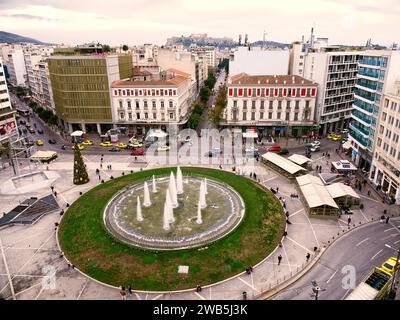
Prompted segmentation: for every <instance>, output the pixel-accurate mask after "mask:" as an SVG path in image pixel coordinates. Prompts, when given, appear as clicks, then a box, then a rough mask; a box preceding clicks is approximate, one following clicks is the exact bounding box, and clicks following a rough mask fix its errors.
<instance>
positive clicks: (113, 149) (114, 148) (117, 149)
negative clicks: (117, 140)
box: [108, 147, 121, 152]
mask: <svg viewBox="0 0 400 320" xmlns="http://www.w3.org/2000/svg"><path fill="white" fill-rule="evenodd" d="M108 151H110V152H121V149H120V148H118V147H112V148H111V149H108Z"/></svg>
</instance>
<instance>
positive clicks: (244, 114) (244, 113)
mask: <svg viewBox="0 0 400 320" xmlns="http://www.w3.org/2000/svg"><path fill="white" fill-rule="evenodd" d="M246 115H247V113H246V112H243V120H247V119H246Z"/></svg>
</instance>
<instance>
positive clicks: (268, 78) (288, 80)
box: [228, 73, 316, 85]
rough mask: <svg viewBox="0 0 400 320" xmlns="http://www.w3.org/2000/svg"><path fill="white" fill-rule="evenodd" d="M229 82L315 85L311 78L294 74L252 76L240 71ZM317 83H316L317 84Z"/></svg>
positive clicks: (235, 83)
mask: <svg viewBox="0 0 400 320" xmlns="http://www.w3.org/2000/svg"><path fill="white" fill-rule="evenodd" d="M228 84H233V85H237V84H243V85H247V84H263V85H265V84H272V85H273V84H276V85H283V84H288V85H293V84H295V85H300V84H305V85H313V84H314V83H313V82H312V81H310V80H307V79H305V78H302V77H300V76H292V75H265V76H250V75H248V74H247V73H239V74H237V75H234V76H232V77H230V79H229V80H228ZM315 85H316V84H315Z"/></svg>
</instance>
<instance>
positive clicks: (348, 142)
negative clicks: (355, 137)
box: [342, 141, 351, 149]
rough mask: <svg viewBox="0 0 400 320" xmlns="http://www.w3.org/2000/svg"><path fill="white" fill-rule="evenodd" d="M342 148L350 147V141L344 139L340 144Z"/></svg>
mask: <svg viewBox="0 0 400 320" xmlns="http://www.w3.org/2000/svg"><path fill="white" fill-rule="evenodd" d="M342 148H343V149H350V148H351V142H350V141H346V142H345V143H343V144H342Z"/></svg>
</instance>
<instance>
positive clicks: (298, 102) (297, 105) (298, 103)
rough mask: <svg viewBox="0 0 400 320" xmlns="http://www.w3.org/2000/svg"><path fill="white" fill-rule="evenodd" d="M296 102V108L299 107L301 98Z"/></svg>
mask: <svg viewBox="0 0 400 320" xmlns="http://www.w3.org/2000/svg"><path fill="white" fill-rule="evenodd" d="M295 103H296V104H295V106H294V108H295V109H299V107H300V100H296V102H295Z"/></svg>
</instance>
